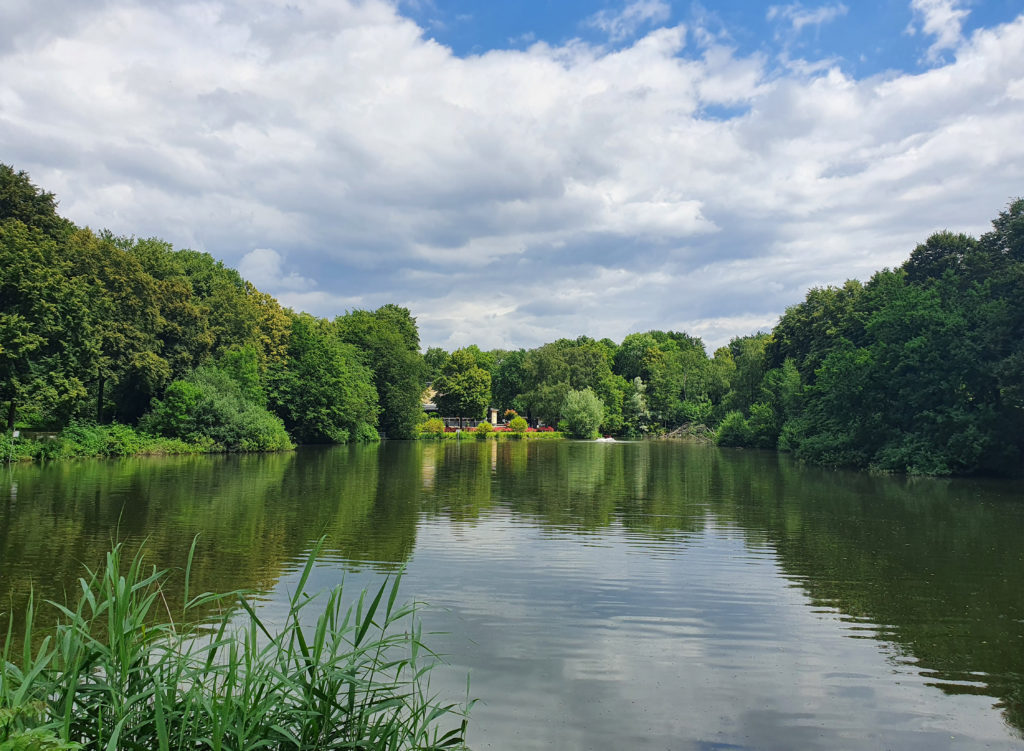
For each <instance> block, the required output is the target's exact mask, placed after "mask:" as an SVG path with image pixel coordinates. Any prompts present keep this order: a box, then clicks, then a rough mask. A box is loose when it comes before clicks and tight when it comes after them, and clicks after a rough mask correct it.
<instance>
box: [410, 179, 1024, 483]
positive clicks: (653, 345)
mask: <svg viewBox="0 0 1024 751" xmlns="http://www.w3.org/2000/svg"><path fill="white" fill-rule="evenodd" d="M455 354H458V355H459V357H460V363H461V362H462V361H465V360H467V359H468V358H472V360H473V364H474V365H475V366H476V367H477V368H478V369H481V370H484V371H486V372H487V373H489V374H490V377H491V394H492V397H491V401H492V404H493V405H494V406H495V407H498V408H505V407H509V408H512V409H515V410H516V411H517V412H519V413H520V414H523V415H526V416H527V417H528V418H529V419H530V420H540V421H542V422H544V423H546V424H552V425H553V424H557V423H558V421H560V420H563V421H564V420H566V419H567V418H568V416H569V415H570V414H572V415H578V414H579V403H580V399H579V396H578V394H580V393H585V392H587V391H589V392H590V393H592V394H593V395H595V396H596V398H597V400H598V401H599V403H600V406H601V407H602V410H600V413H601V415H600V417H599V418H598V420H599V424H598V426H597V431H599V432H601V433H604V434H611V435H624V436H644V435H661V434H665V433H667V432H669V431H673V432H675V433H678V432H679V430H678V428H679V426H689V427H688V429H687V430H686V431H683V432H684V433H685V434H686V435H688V436H689V435H694V436H704V435H706V434H708V431H709V430H710V431H711V432H713V433H714V435H715V436H716V440H717V442H718V443H719V444H720V445H723V446H740V447H759V448H770V449H778V450H782V451H791V452H793V453H795V455H796V456H797V457H798V458H800V459H803V460H805V461H808V462H810V463H815V464H823V465H828V466H849V467H857V468H864V469H875V470H881V471H896V472H908V473H916V474H932V475H949V474H978V473H983V474H1017V473H1019V472H1020V471H1021V468H1022V460H1024V200H1021V199H1018V200H1015V201H1013V202H1012V203H1010V204H1009V206H1008V207H1007V208H1006V210H1004V211H1003V212H1001V213H1000V214H999V216H998V217H997V218H996V219H995V221H994V222H993V223H992V230H991V231H990V232H988V233H986V234H984V235H983V236H982V237H980V238H973V237H969V236H966V235H961V234H954V233H951V232H946V231H944V232H938V233H936V234H934V235H932V236H931V237H930V238H928V239H927V240H926V241H925V242H924V243H922V244H920V245H918V246H917V247H916V248H914V249H913V251H912V252H911V254H910V257H909V259H908V260H907V261H906V262H905V263H904V264H903V265H902V266H900V267H898V268H895V269H883V270H882V271H879V272H877V273H876V274H874V275H873V276H872V277H871V278H870V279H869V280H868V281H867V282H863V283H862V282H860V281H857V280H849V281H847V282H846V283H845V284H843V285H842V286H839V287H826V288H819V289H812V290H811V291H809V292H808V293H807V296H806V298H805V300H804V301H803V302H801V303H798V304H797V305H794V306H792V307H790V308H789V309H787V310H786V312H785V314H784V315H783V316H782V317H781V320H780V321H779V323H778V325H776V326H775V328H774V329H773V330H772V331H770V332H760V333H756V334H753V335H750V336H743V337H737V338H735V339H733V340H732V341H731V342H730V343H729V344H728V346H725V347H721V348H719V349H718V350H716V351H715V352H714V354H713V355H712V356H710V357H709V356H708V354H707V352H706V350H705V348H704V344H703V342H702V341H701V340H700V339H698V338H696V337H692V336H690V335H688V334H685V333H682V332H676V331H648V332H646V333H635V334H630V335H628V336H626V337H625V339H623V341H622V342H620V343H618V344H616V343H615V342H613V341H611V340H610V339H601V340H595V339H592V338H590V337H585V336H583V337H579V338H577V339H559V340H557V341H555V342H551V343H548V344H545V345H543V346H541V347H537V348H536V349H532V350H512V351H509V350H492V351H489V352H482V351H480V350H479V349H478V348H476V347H467V348H465V349H463V350H460V351H459V352H458V353H453V358H454V356H455ZM428 356H429V357H430V361H431V363H432V367H434V368H436V369H439V370H440V371H443V370H444V367H445V360H444V353H443V352H438V351H434V350H430V351H428ZM460 367H461V368H462V369H463V370H465V365H464V364H463V365H460ZM574 394H575V395H577V396H573V395H574ZM597 411H598V410H592V412H593V413H594V414H596V413H597ZM577 422H578V421H577ZM572 433H573V434H574V435H578V436H582V435H584V434H592V433H591V432H590V430H589V427H585V426H583V423H579V422H578V424H577V427H575V428H573V429H572Z"/></svg>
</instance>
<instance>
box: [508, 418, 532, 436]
mask: <svg viewBox="0 0 1024 751" xmlns="http://www.w3.org/2000/svg"><path fill="white" fill-rule="evenodd" d="M508 427H509V429H510V430H511V431H512V432H513V433H525V432H526V429H527V427H529V426H528V425H527V424H526V419H525V418H522V417H519V416H518V415H516V416H515V417H513V418H512V421H511V422H509V424H508Z"/></svg>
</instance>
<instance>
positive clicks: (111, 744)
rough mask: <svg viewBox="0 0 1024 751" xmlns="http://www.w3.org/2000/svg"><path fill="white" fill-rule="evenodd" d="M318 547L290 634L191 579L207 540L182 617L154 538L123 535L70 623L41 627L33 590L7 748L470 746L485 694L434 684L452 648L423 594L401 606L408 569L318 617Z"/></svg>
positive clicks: (4, 703) (5, 713)
mask: <svg viewBox="0 0 1024 751" xmlns="http://www.w3.org/2000/svg"><path fill="white" fill-rule="evenodd" d="M318 550H319V545H318V546H317V548H316V551H318ZM316 551H314V554H313V555H311V556H310V558H309V560H308V561H307V562H306V565H305V567H304V568H303V570H302V572H301V576H300V578H299V581H298V585H297V587H296V589H295V593H294V594H293V595H292V596H291V598H290V600H289V603H288V604H289V607H288V613H287V616H286V618H285V621H284V624H283V626H282V627H281V628H280V629H279V630H277V631H276V632H275V631H271V627H268V624H265V623H264V621H263V620H262V619H261V618H260V616H259V614H258V613H257V612H256V610H255V608H254V607H253V605H252V604H251V602H250V601H249V599H248V597H247V596H246V595H245V593H242V592H238V591H236V592H230V593H227V594H211V593H202V594H198V595H194V594H193V593H191V592H190V591H189V580H190V574H191V569H192V559H193V556H194V553H195V544H194V543H193V546H192V550H191V551H190V553H189V557H188V562H187V564H186V567H185V571H184V598H183V602H184V603H185V604H184V606H183V608H182V612H181V614H180V616H179V617H177V618H175V617H174V616H172V613H171V610H170V607H169V605H168V603H167V599H166V598H165V596H164V589H165V587H166V584H167V578H168V572H167V571H157V570H155V569H149V570H147V569H146V566H145V564H144V561H143V553H142V551H140V552H138V553H136V554H135V555H134V556H133V557H132V558H131V559H130V560H123V559H124V548H123V546H122V545H117V546H116V547H114V549H113V550H112V551H110V552H109V553H108V554H107V556H106V564H105V566H104V567H102V568H100V569H98V570H97V571H88V576H87V577H86V578H82V579H80V585H81V587H80V588H81V594H80V595H79V597H78V601H77V603H76V604H74V605H73V606H67V605H60V604H57V603H50V605H51V606H53V607H56V608H57V609H58V610H59V611H60V614H61V622H60V623H59V625H58V626H57V627H56V631H55V633H53V634H49V635H46V636H42V635H41V634H39V633H35V632H34V630H33V620H34V611H35V604H34V603H33V602H32V601H31V600H30V602H29V605H28V608H27V612H26V614H25V628H24V635H23V636H22V637H21V638H20V639H16V638H15V637H14V634H13V628H12V626H11V625H8V628H7V635H6V638H5V640H4V643H3V653H2V655H0V747H2V748H5V749H6V748H12V749H16V748H59V749H75V748H82V749H97V750H98V749H159V750H160V751H170V750H171V749H213V750H215V751H219V750H220V749H231V750H232V751H244V750H247V749H282V750H283V749H288V750H294V751H307V750H312V749H367V750H377V749H380V750H387V751H399V750H404V749H451V748H456V749H457V748H464V740H463V739H464V735H465V730H466V724H467V718H468V710H469V706H470V704H471V702H468V703H467V704H466V705H464V706H457V705H455V704H443V703H440V702H439V701H438V700H437V698H436V697H435V696H433V695H431V693H430V688H429V675H430V671H431V670H432V668H433V667H434V666H435V665H436V664H437V663H438V659H437V657H436V655H435V654H434V653H433V652H431V651H430V650H429V649H427V648H426V647H425V646H424V644H423V642H422V639H421V636H422V632H421V626H420V625H419V621H418V619H417V616H416V606H415V605H399V604H396V601H397V596H398V586H399V577H394V578H391V579H390V580H385V581H384V582H383V583H382V584H381V585H380V587H379V588H378V589H377V590H376V591H375V592H367V591H363V592H362V593H361V594H360V595H359V596H358V598H356V600H355V602H353V603H351V604H349V605H347V606H346V605H344V604H343V600H342V588H341V587H340V586H339V587H337V588H336V589H334V590H332V591H331V592H329V593H328V594H327V595H326V598H325V602H324V603H323V607H322V609H321V610H320V613H319V615H317V617H316V618H315V623H314V624H313V625H312V626H311V627H310V626H304V625H303V621H304V620H307V619H306V618H305V616H306V612H307V609H308V608H309V607H310V605H311V604H313V603H314V602H318V601H321V600H323V599H324V598H321V597H316V596H311V595H309V594H307V593H306V589H305V588H306V584H307V582H308V579H309V575H310V572H311V571H312V568H313V564H314V560H315V552H316ZM123 563H124V564H126V565H122V564H123ZM122 571H124V573H122ZM210 613H213V615H212V616H211V615H210ZM202 614H205V617H202V618H201V617H200V615H202ZM19 641H20V646H19V644H18V642H19ZM446 726H447V729H445V727H446ZM33 744H35V745H33ZM40 744H46V745H40Z"/></svg>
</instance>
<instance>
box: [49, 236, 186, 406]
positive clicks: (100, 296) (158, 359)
mask: <svg viewBox="0 0 1024 751" xmlns="http://www.w3.org/2000/svg"><path fill="white" fill-rule="evenodd" d="M67 257H68V259H69V260H70V261H71V273H72V274H74V275H76V276H78V277H80V279H81V280H82V282H83V283H84V284H85V285H86V286H87V287H88V289H89V298H90V302H89V305H88V307H87V309H86V312H87V314H88V316H89V318H90V323H91V328H92V332H93V336H94V337H95V340H96V357H95V360H94V363H93V379H92V383H93V393H94V394H95V396H96V412H95V415H96V422H98V423H102V422H103V420H104V418H105V417H106V413H105V408H106V397H107V396H108V391H107V388H108V386H111V387H112V388H113V389H115V390H116V398H115V399H114V400H113V404H114V409H115V412H116V415H117V417H118V418H120V419H121V420H122V421H126V422H128V421H130V422H134V421H135V420H137V419H138V417H139V416H140V415H141V414H142V413H143V412H145V411H146V410H147V409H148V408H149V402H150V398H151V397H152V395H154V394H157V393H159V392H161V391H162V390H163V389H164V387H165V386H166V385H167V384H168V383H169V382H170V380H171V367H170V364H169V363H168V362H167V360H166V359H165V358H164V357H162V355H161V354H160V351H161V344H160V340H159V338H158V337H157V330H158V326H159V321H160V308H159V296H158V290H157V283H156V280H155V279H154V278H153V277H152V276H151V275H149V274H148V273H146V271H145V269H143V268H142V265H141V264H140V263H139V261H138V260H137V259H136V258H135V257H133V256H132V255H131V254H129V253H127V252H125V251H124V250H121V249H120V248H118V247H117V245H116V244H115V243H114V242H113V240H112V239H111V237H109V236H105V237H104V236H97V235H95V234H93V233H92V232H91V231H90V230H88V229H84V230H78V231H76V232H74V233H72V235H71V236H70V237H69V238H68V244H67Z"/></svg>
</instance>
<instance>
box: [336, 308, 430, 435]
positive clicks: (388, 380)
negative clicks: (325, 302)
mask: <svg viewBox="0 0 1024 751" xmlns="http://www.w3.org/2000/svg"><path fill="white" fill-rule="evenodd" d="M335 325H336V326H337V329H338V332H339V335H340V337H341V339H342V341H345V342H347V343H349V344H351V345H353V346H354V347H355V348H356V351H357V352H359V353H360V356H361V358H362V363H363V364H364V365H365V366H366V367H368V368H369V369H370V370H371V371H372V372H373V382H374V386H375V388H376V389H377V395H378V399H379V400H380V407H381V414H380V430H381V431H382V432H383V433H385V434H386V435H387V436H389V437H391V438H412V437H413V436H414V435H415V433H416V429H417V427H418V425H419V416H420V413H421V412H422V406H423V405H422V396H423V380H424V376H425V373H426V366H425V364H424V361H423V357H422V355H420V352H419V347H420V341H419V332H418V330H417V328H416V319H415V318H413V317H412V316H411V315H410V313H409V311H408V310H407V309H406V308H402V307H399V306H397V305H385V306H383V307H381V308H379V309H377V310H375V311H373V312H369V311H365V310H355V311H352V312H351V313H348V314H347V315H345V316H342V317H340V318H337V319H335Z"/></svg>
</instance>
